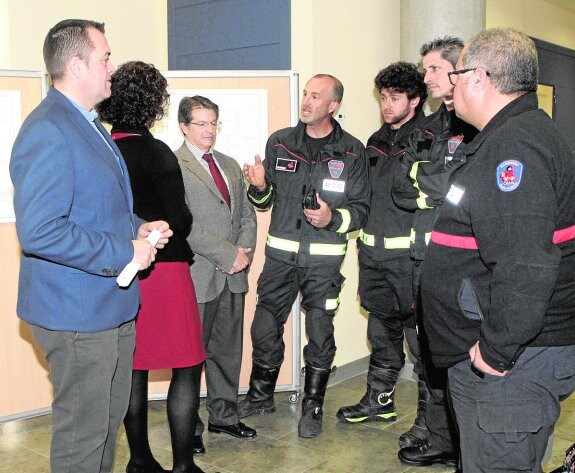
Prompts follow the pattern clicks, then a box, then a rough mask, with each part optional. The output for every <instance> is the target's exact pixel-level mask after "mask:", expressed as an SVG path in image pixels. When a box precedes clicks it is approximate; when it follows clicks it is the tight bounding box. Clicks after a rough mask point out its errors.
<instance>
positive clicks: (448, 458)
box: [397, 441, 457, 466]
mask: <svg viewBox="0 0 575 473" xmlns="http://www.w3.org/2000/svg"><path fill="white" fill-rule="evenodd" d="M397 457H398V458H399V459H400V460H401V461H402V462H403V463H405V464H407V465H412V466H430V465H433V464H434V463H443V464H444V465H449V466H457V454H456V453H455V452H445V451H443V450H439V449H438V448H435V447H433V446H432V445H431V444H430V443H429V442H428V441H425V442H424V443H423V444H422V445H419V446H417V447H405V448H402V449H401V450H400V451H399V452H398V453H397Z"/></svg>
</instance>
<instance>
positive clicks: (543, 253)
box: [421, 28, 575, 473]
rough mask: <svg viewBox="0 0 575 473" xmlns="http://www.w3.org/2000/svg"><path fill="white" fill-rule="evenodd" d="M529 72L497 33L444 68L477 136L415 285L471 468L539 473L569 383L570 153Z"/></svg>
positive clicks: (573, 333) (505, 34) (573, 365)
mask: <svg viewBox="0 0 575 473" xmlns="http://www.w3.org/2000/svg"><path fill="white" fill-rule="evenodd" d="M537 75H538V66H537V50H536V48H535V45H534V44H533V41H532V40H531V39H529V38H528V37H527V36H525V35H524V34H522V33H519V32H517V31H514V30H511V29H503V28H497V29H491V30H485V31H483V32H481V33H479V34H478V35H476V36H475V37H474V38H472V39H471V40H470V42H469V44H468V45H467V46H466V47H465V49H464V50H463V52H462V53H461V56H460V58H459V60H458V62H457V70H456V71H454V72H452V74H451V78H452V80H453V82H454V84H455V91H454V100H455V109H456V112H457V114H458V116H460V117H461V118H462V119H464V120H466V121H467V122H469V123H471V124H473V125H474V126H475V127H476V128H477V129H479V130H480V133H479V134H478V135H477V136H476V137H475V139H474V140H473V141H472V142H471V143H470V144H468V145H465V146H462V147H461V148H462V150H461V152H462V153H463V154H464V157H465V161H466V164H465V165H464V166H462V167H460V168H459V169H457V170H456V171H455V172H454V174H453V175H452V179H451V184H450V189H449V192H448V193H447V196H446V198H445V202H444V203H443V206H442V211H441V213H440V215H439V217H438V219H437V222H436V224H435V226H434V228H433V232H432V235H431V242H430V244H429V249H428V252H427V258H426V262H425V266H424V268H423V273H422V279H421V291H422V301H423V310H424V314H425V317H424V324H425V330H426V333H427V335H428V338H429V343H430V347H431V353H432V356H433V360H434V362H435V363H436V364H437V365H438V366H440V367H444V368H448V375H449V388H450V396H451V400H452V403H453V408H454V411H455V417H456V419H457V424H458V428H459V433H460V442H461V457H462V466H463V471H465V472H474V473H476V472H477V473H483V472H493V471H495V470H497V471H506V472H511V471H533V472H541V471H542V470H541V461H542V459H543V456H544V453H545V449H546V446H547V438H548V435H549V433H550V432H552V431H553V426H554V424H555V422H556V421H557V418H558V416H559V412H560V406H559V403H560V401H561V400H562V399H564V398H566V397H567V396H568V395H569V394H570V393H572V392H573V391H574V390H575V279H574V277H573V275H574V274H575V206H574V205H573V202H575V160H574V158H573V155H572V154H571V151H570V150H569V147H568V145H567V143H566V142H565V140H564V138H563V137H562V136H561V135H560V133H559V131H558V130H557V128H556V127H555V125H554V124H553V122H552V120H551V119H550V118H549V116H547V115H546V114H545V112H543V111H542V110H539V109H538V107H537V96H536V95H535V92H536V90H537ZM459 152H460V151H459V150H458V153H459Z"/></svg>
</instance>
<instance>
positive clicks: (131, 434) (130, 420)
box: [124, 363, 203, 473]
mask: <svg viewBox="0 0 575 473" xmlns="http://www.w3.org/2000/svg"><path fill="white" fill-rule="evenodd" d="M202 365H203V363H200V364H199V365H195V366H192V367H188V368H173V369H172V380H171V382H170V388H169V389H168V401H167V408H168V423H169V426H170V435H171V438H172V453H173V470H172V471H173V473H183V472H188V471H201V470H199V469H196V468H195V467H194V458H193V456H192V448H193V447H192V444H193V440H194V433H195V430H196V419H197V416H198V408H199V405H200V375H201V373H202ZM124 427H125V429H126V436H127V437H128V444H129V445H130V461H131V462H133V463H136V464H137V465H141V466H142V467H147V468H153V467H155V466H156V465H157V464H158V463H157V462H156V460H155V459H154V456H153V454H152V451H151V450H150V443H149V441H148V371H145V370H134V371H133V372H132V394H131V396H130V405H129V407H128V412H127V413H126V417H125V418H124Z"/></svg>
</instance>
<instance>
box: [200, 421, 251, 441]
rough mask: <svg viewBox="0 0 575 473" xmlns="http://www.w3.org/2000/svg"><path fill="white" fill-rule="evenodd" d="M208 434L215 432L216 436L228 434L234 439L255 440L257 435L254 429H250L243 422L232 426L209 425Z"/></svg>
mask: <svg viewBox="0 0 575 473" xmlns="http://www.w3.org/2000/svg"><path fill="white" fill-rule="evenodd" d="M208 432H214V433H216V434H228V435H231V436H232V437H237V438H240V439H249V438H253V437H255V436H256V434H257V432H256V431H255V430H254V429H252V428H250V427H248V426H247V425H245V424H244V423H243V422H238V423H237V424H230V425H216V424H208Z"/></svg>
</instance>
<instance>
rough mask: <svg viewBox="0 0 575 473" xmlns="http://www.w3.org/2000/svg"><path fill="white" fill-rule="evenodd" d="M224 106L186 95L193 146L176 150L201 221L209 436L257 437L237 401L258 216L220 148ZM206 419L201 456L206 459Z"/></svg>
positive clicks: (195, 246) (197, 249) (182, 119)
mask: <svg viewBox="0 0 575 473" xmlns="http://www.w3.org/2000/svg"><path fill="white" fill-rule="evenodd" d="M218 119H219V107H218V105H217V104H215V103H214V102H212V101H211V100H210V99H208V98H206V97H202V96H199V95H196V96H194V97H184V98H183V99H182V100H181V102H180V105H179V109H178V122H179V125H180V130H181V131H182V133H183V134H184V137H185V141H184V143H183V144H182V146H181V147H180V148H179V149H178V150H177V151H176V152H175V154H176V156H177V158H178V162H179V164H180V168H181V170H182V176H183V179H184V186H185V189H186V200H187V203H188V206H189V208H190V211H191V212H192V216H193V217H194V221H193V224H192V230H191V232H190V234H189V236H188V243H189V244H190V247H191V248H192V251H193V252H194V253H195V256H194V263H193V264H192V266H191V272H192V279H193V281H194V285H195V288H196V297H197V299H198V307H199V310H200V317H201V319H202V327H203V333H204V345H205V348H206V383H207V388H208V398H207V403H206V407H207V409H208V413H209V422H208V430H209V431H210V432H216V433H226V434H229V435H232V436H233V437H237V438H252V437H255V435H256V431H255V430H254V429H252V428H250V427H248V426H246V425H245V424H243V423H242V422H240V420H239V417H238V411H237V396H238V386H239V377H240V368H241V362H242V343H243V327H244V300H245V293H246V292H247V290H248V278H247V274H246V272H247V270H248V268H249V265H250V262H251V260H252V257H253V252H254V250H255V245H256V236H257V234H256V233H257V232H256V230H257V229H256V227H257V223H256V216H255V211H254V208H253V206H252V204H251V203H250V202H249V201H248V199H247V196H246V190H245V185H244V178H243V174H242V170H241V168H240V166H239V164H238V163H237V161H236V160H235V159H233V158H231V157H229V156H226V155H224V154H222V153H220V152H219V151H216V150H215V149H214V145H215V142H216V137H217V132H218V130H219V127H220V125H221V124H220V122H219V121H218ZM203 430H204V424H203V423H202V421H201V420H200V418H199V417H198V424H197V426H196V435H195V438H194V453H195V454H196V455H201V454H203V453H205V446H204V443H203V440H202V434H203Z"/></svg>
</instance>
